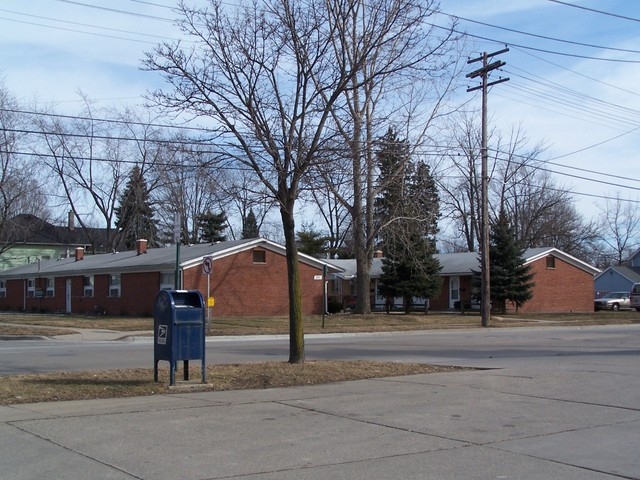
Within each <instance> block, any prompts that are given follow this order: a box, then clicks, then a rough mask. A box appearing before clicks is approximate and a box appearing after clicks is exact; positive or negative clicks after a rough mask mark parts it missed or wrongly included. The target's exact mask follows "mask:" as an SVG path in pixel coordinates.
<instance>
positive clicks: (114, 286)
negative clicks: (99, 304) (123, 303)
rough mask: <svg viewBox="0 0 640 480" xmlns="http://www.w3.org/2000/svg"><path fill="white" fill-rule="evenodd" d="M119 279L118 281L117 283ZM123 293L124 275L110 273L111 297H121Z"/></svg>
mask: <svg viewBox="0 0 640 480" xmlns="http://www.w3.org/2000/svg"><path fill="white" fill-rule="evenodd" d="M116 280H117V283H116ZM121 295H122V277H121V276H120V274H119V273H112V274H110V275H109V295H108V296H109V297H120V296H121Z"/></svg>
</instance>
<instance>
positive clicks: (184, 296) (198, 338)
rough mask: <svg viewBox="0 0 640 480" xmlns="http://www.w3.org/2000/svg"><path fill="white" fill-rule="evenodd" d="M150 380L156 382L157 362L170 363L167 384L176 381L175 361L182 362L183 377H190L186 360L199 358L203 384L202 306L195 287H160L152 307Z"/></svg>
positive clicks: (203, 318)
mask: <svg viewBox="0 0 640 480" xmlns="http://www.w3.org/2000/svg"><path fill="white" fill-rule="evenodd" d="M153 319H154V342H153V343H154V360H155V362H154V363H155V367H154V371H153V379H154V380H155V381H156V382H157V381H158V362H159V361H160V360H166V361H168V362H169V365H170V377H169V378H170V380H169V381H170V384H171V385H174V384H175V372H176V364H177V362H178V361H179V360H183V361H184V379H185V380H189V360H197V359H201V360H202V383H205V372H206V367H205V358H204V357H205V309H204V301H203V299H202V294H201V293H200V292H199V291H198V290H161V291H160V292H158V294H157V295H156V300H155V304H154V309H153Z"/></svg>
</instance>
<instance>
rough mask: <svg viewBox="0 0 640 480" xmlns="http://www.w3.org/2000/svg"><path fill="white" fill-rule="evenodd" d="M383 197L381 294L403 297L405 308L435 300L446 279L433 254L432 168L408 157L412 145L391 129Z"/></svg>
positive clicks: (384, 147) (379, 213) (384, 148)
mask: <svg viewBox="0 0 640 480" xmlns="http://www.w3.org/2000/svg"><path fill="white" fill-rule="evenodd" d="M378 161H379V165H380V185H381V187H382V188H381V195H380V196H379V197H378V198H377V199H376V224H377V225H378V228H379V239H380V246H381V247H382V249H383V251H384V254H385V258H384V260H383V262H382V274H381V276H380V280H379V283H378V293H379V294H380V295H381V296H384V297H386V298H393V297H402V298H403V303H404V308H405V312H407V313H408V312H409V311H410V310H411V307H412V304H413V299H414V298H423V299H427V298H431V297H433V296H434V295H436V294H437V293H438V291H439V290H440V286H441V283H442V280H441V278H440V276H439V272H440V269H441V266H440V263H439V262H438V260H437V259H436V258H435V256H434V254H435V253H436V247H435V245H436V243H435V234H436V233H437V231H438V227H437V221H438V216H439V205H438V193H437V189H436V184H435V181H434V179H433V177H432V176H431V173H430V170H429V167H428V166H427V165H425V164H424V163H418V164H414V163H412V162H411V161H410V156H409V146H408V144H407V142H406V141H404V140H399V139H398V137H397V135H396V134H395V132H393V130H391V129H389V131H388V132H387V134H386V135H385V136H384V137H383V138H382V139H381V148H380V150H379V151H378Z"/></svg>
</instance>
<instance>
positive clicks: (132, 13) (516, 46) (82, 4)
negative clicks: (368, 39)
mask: <svg viewBox="0 0 640 480" xmlns="http://www.w3.org/2000/svg"><path fill="white" fill-rule="evenodd" d="M59 1H61V2H64V3H69V4H74V5H78V6H83V7H91V8H99V9H103V10H109V11H113V12H116V13H124V14H127V15H136V16H143V17H147V18H149V19H153V20H164V21H166V20H169V19H162V17H154V16H148V15H140V14H136V13H134V12H127V11H123V10H118V9H112V8H107V7H97V6H95V5H88V4H85V3H82V2H76V1H70V0H59ZM130 1H132V2H135V3H141V4H150V5H154V6H160V7H164V8H171V7H167V6H164V5H160V4H154V3H152V2H144V1H141V0H130ZM556 3H563V2H556ZM463 20H469V19H463ZM478 23H481V22H478ZM434 26H436V27H438V28H442V27H440V26H438V25H434ZM490 26H492V25H490ZM88 27H92V26H91V25H88ZM494 27H495V26H494ZM96 28H101V27H96ZM102 28H103V27H102ZM497 28H501V27H497ZM507 30H508V29H507ZM123 32H124V33H137V32H126V31H123ZM456 32H457V33H464V34H465V35H468V36H471V37H473V38H479V39H483V40H487V41H490V42H493V43H500V44H503V43H504V42H502V41H499V40H495V39H491V38H488V37H482V36H477V35H473V34H469V33H467V32H459V31H456ZM81 33H88V32H81ZM516 33H526V32H516ZM124 40H133V39H124ZM554 40H556V41H562V40H560V39H554ZM567 43H574V42H571V41H568V42H567ZM507 44H508V45H509V46H513V47H515V48H519V49H524V50H533V51H538V52H544V53H551V54H557V55H565V56H571V57H577V58H588V59H593V60H607V61H621V62H625V63H639V62H637V61H625V60H621V59H603V58H596V57H588V56H583V55H575V54H566V53H564V52H555V51H549V50H545V49H538V48H535V47H528V46H523V45H518V44H513V43H510V42H507ZM583 46H590V45H586V44H583ZM592 47H597V48H606V47H599V46H592ZM611 50H615V49H611ZM629 52H630V53H636V52H635V51H629ZM540 93H541V91H540V90H538V91H536V90H535V89H531V88H530V89H529V94H530V95H533V96H535V95H537V94H540ZM162 127H167V128H174V127H173V126H170V125H162ZM181 128H191V127H181ZM193 130H196V131H197V130H199V129H193ZM203 130H204V129H203ZM205 131H206V130H205ZM567 168H571V167H567Z"/></svg>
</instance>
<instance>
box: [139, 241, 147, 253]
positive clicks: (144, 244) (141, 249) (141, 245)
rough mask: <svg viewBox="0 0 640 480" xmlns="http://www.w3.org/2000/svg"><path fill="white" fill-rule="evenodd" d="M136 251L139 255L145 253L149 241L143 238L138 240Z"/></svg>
mask: <svg viewBox="0 0 640 480" xmlns="http://www.w3.org/2000/svg"><path fill="white" fill-rule="evenodd" d="M136 251H137V252H138V255H142V254H143V253H147V241H146V240H145V239H143V238H141V239H139V240H136Z"/></svg>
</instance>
